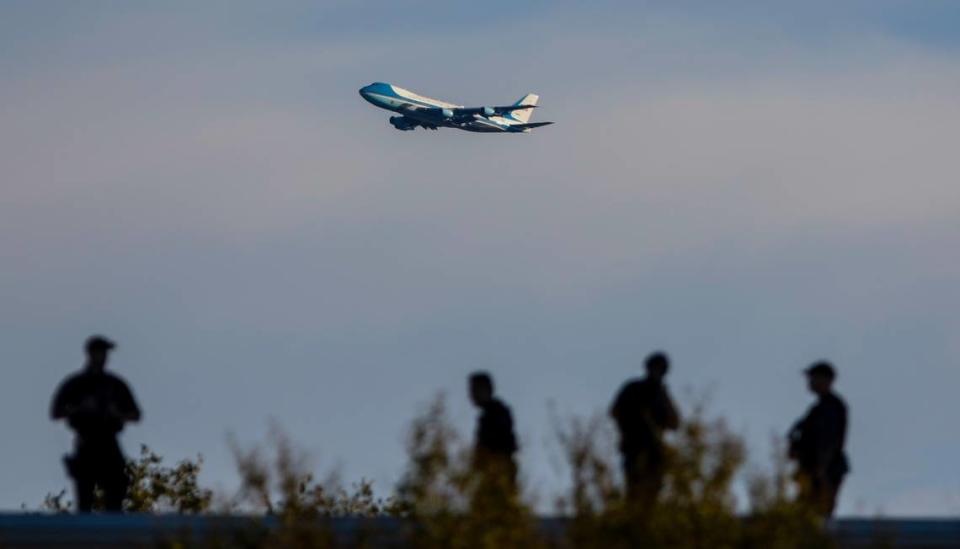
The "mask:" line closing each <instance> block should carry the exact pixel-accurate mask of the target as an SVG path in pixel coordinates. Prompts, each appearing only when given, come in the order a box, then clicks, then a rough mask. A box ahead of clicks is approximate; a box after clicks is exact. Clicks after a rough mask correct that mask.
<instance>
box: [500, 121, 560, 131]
mask: <svg viewBox="0 0 960 549" xmlns="http://www.w3.org/2000/svg"><path fill="white" fill-rule="evenodd" d="M550 124H553V122H531V123H529V124H511V125H510V129H511V130H532V129H533V128H539V127H541V126H549V125H550Z"/></svg>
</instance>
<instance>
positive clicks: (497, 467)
mask: <svg viewBox="0 0 960 549" xmlns="http://www.w3.org/2000/svg"><path fill="white" fill-rule="evenodd" d="M470 400H472V401H473V404H474V405H475V406H476V407H477V408H479V409H480V416H479V417H478V418H477V432H476V440H475V442H474V450H473V466H474V470H475V471H477V472H479V473H481V474H483V475H486V476H493V477H495V478H497V479H498V480H502V481H505V483H506V485H507V487H508V488H510V489H513V487H514V486H515V484H516V477H517V464H516V462H515V461H514V454H516V452H517V439H516V437H515V436H514V434H513V415H512V414H511V413H510V408H509V407H507V405H506V404H504V403H503V402H502V401H501V400H500V399H498V398H496V397H495V396H494V389H493V378H492V377H490V374H488V373H486V372H476V373H474V374H471V375H470Z"/></svg>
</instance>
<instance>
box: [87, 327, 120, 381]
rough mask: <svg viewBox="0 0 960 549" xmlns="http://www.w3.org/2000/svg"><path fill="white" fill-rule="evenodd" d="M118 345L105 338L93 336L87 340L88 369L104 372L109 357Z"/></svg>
mask: <svg viewBox="0 0 960 549" xmlns="http://www.w3.org/2000/svg"><path fill="white" fill-rule="evenodd" d="M114 347H116V344H115V343H114V342H112V341H110V340H109V339H107V338H105V337H103V336H98V335H95V336H91V337H90V338H89V339H87V344H86V350H87V368H88V369H90V370H93V371H95V372H102V371H103V370H104V368H106V367H107V357H108V356H109V354H110V351H112V350H113V348H114Z"/></svg>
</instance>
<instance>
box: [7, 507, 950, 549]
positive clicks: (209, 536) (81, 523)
mask: <svg viewBox="0 0 960 549" xmlns="http://www.w3.org/2000/svg"><path fill="white" fill-rule="evenodd" d="M540 524H541V527H542V528H543V530H544V531H545V532H546V533H547V534H548V535H549V536H550V537H553V538H555V539H556V538H559V537H560V536H562V534H563V530H564V528H565V526H566V520H565V519H562V518H544V519H541V521H540ZM276 525H277V521H276V519H275V518H272V517H245V516H216V515H207V516H179V515H83V516H81V515H47V514H23V513H8V514H0V548H3V549H19V548H39V547H44V548H53V549H59V548H72V547H105V548H106V547H157V544H158V542H162V541H164V540H168V541H174V540H184V541H185V540H192V541H195V542H202V541H204V540H217V541H219V542H222V543H225V544H226V545H228V546H229V545H230V544H231V543H238V542H240V541H247V542H249V541H253V540H256V539H257V538H258V537H260V536H263V535H264V533H265V532H267V531H269V529H271V528H274V527H276ZM408 526H409V524H405V523H404V522H403V521H400V520H397V519H389V518H377V519H365V518H338V519H332V520H329V521H320V522H318V527H319V528H325V529H327V530H326V532H327V533H329V534H330V535H331V536H332V537H333V538H334V539H335V540H337V541H338V542H340V543H344V544H346V545H349V544H351V543H352V542H355V541H356V540H358V539H364V540H366V542H367V543H368V544H369V545H368V546H370V545H372V546H375V547H400V546H402V543H401V541H402V539H403V536H402V534H403V532H404V530H405V528H407V527H408ZM830 529H831V530H833V532H834V533H835V535H836V537H837V540H838V541H839V542H840V544H841V546H842V547H844V548H867V547H889V548H897V549H900V548H904V549H906V548H909V549H914V548H916V549H934V548H938V549H939V548H947V547H951V548H957V547H960V519H839V520H836V521H834V522H833V523H832V524H831V525H830Z"/></svg>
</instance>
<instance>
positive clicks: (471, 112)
mask: <svg viewBox="0 0 960 549" xmlns="http://www.w3.org/2000/svg"><path fill="white" fill-rule="evenodd" d="M360 96H361V97H363V98H364V99H366V100H367V101H369V102H370V103H372V104H373V105H375V106H377V107H380V108H381V109H386V110H388V111H393V112H395V113H399V114H400V116H391V117H390V124H392V125H393V127H394V128H396V129H398V130H401V131H410V130H415V129H417V128H418V127H421V128H425V129H430V130H436V129H437V128H457V129H459V130H466V131H468V132H482V133H530V130H532V129H533V128H539V127H541V126H546V125H548V124H553V122H529V120H530V114H531V111H532V110H533V109H535V108H536V106H537V101H539V100H540V96H538V95H536V94H533V93H528V94H527V95H525V96H523V98H521V99H520V100H519V101H517V102H516V103H514V104H513V105H508V106H500V107H464V106H463V105H454V104H452V103H447V102H445V101H440V100H438V99H431V98H429V97H424V96H422V95H417V94H415V93H413V92H412V91H410V90H405V89H403V88H401V87H398V86H394V85H392V84H385V83H383V82H374V83H373V84H370V85H369V86H364V87H362V88H360Z"/></svg>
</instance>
